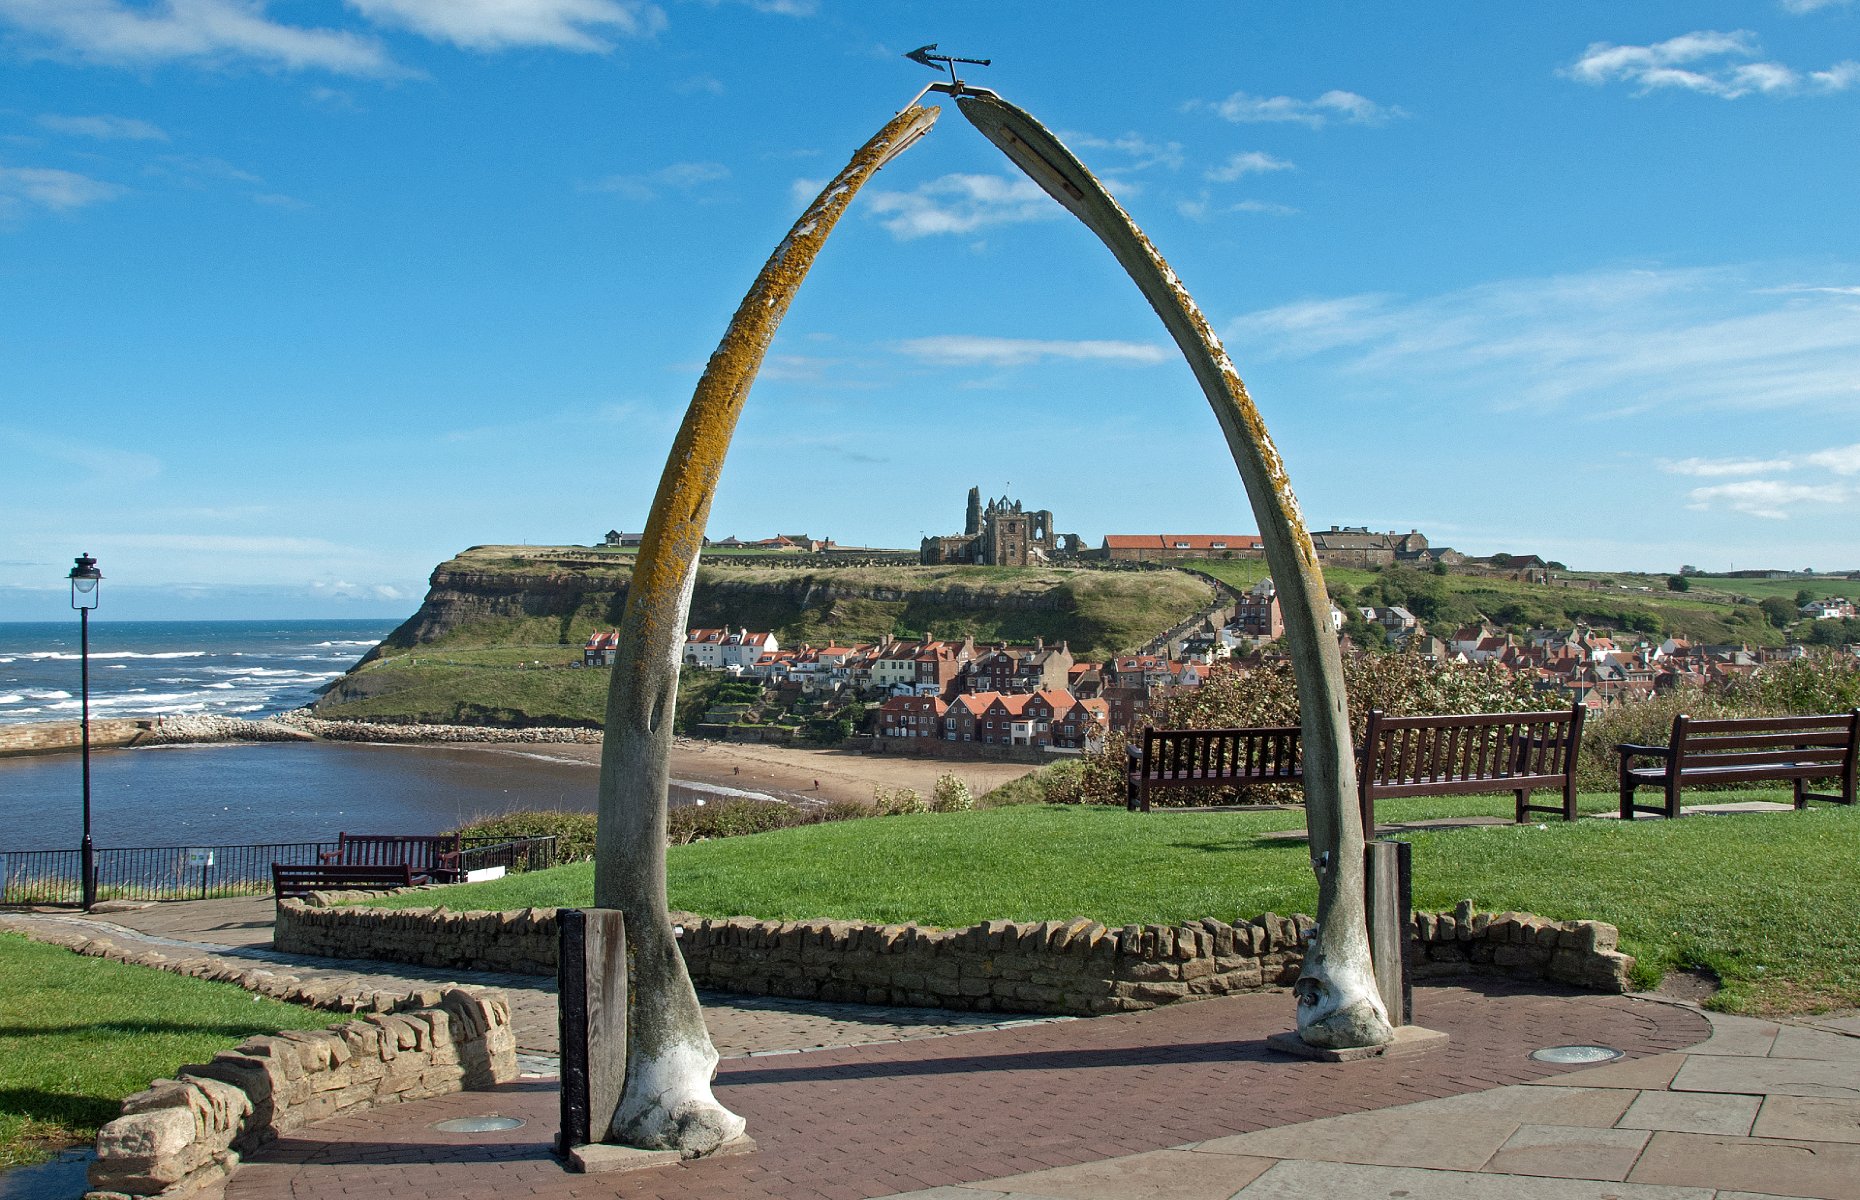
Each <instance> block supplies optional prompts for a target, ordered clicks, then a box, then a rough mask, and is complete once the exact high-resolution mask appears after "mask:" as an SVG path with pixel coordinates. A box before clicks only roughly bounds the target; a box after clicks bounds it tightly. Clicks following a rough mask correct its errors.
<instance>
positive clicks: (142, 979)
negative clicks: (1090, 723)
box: [0, 933, 336, 1170]
mask: <svg viewBox="0 0 1860 1200" xmlns="http://www.w3.org/2000/svg"><path fill="white" fill-rule="evenodd" d="M335 1019H336V1018H335V1017H334V1015H333V1014H330V1013H326V1012H319V1011H317V1010H315V1009H310V1008H302V1007H299V1006H297V1005H294V1004H281V1003H279V1002H277V1001H275V1000H267V999H264V998H262V997H259V996H254V995H251V994H250V993H248V992H245V991H243V990H241V989H240V988H238V987H236V986H234V985H232V984H230V983H206V982H204V981H202V980H198V979H188V978H185V977H183V976H179V975H170V974H167V973H166V972H163V971H156V970H153V969H151V968H148V967H132V966H128V965H126V964H123V963H113V962H108V961H105V960H104V959H99V958H85V957H83V956H81V955H77V954H73V953H72V952H71V951H69V950H64V949H61V948H59V947H57V946H44V945H40V944H39V943H37V942H32V941H28V940H27V939H25V938H23V937H19V936H18V935H16V934H9V933H0V1170H4V1169H5V1168H8V1167H16V1166H20V1165H22V1164H24V1163H29V1162H36V1161H38V1160H39V1159H42V1158H47V1157H49V1156H51V1155H52V1154H54V1153H56V1152H57V1151H59V1150H61V1149H64V1148H65V1147H67V1146H71V1145H74V1144H77V1143H81V1142H88V1141H91V1140H92V1139H94V1138H95V1137H96V1136H97V1129H98V1127H99V1126H102V1125H104V1124H106V1123H108V1122H109V1121H111V1120H113V1119H114V1118H115V1117H116V1116H117V1114H118V1108H119V1105H120V1104H121V1103H122V1099H123V1097H124V1096H127V1095H129V1094H130V1093H132V1092H139V1091H141V1090H142V1089H143V1088H145V1087H147V1086H148V1085H149V1082H150V1081H151V1080H154V1079H160V1078H164V1077H166V1076H168V1075H169V1074H170V1073H171V1072H173V1071H174V1069H175V1068H176V1067H179V1066H182V1065H183V1064H186V1063H197V1062H204V1061H206V1060H207V1059H209V1058H211V1057H212V1056H213V1054H214V1053H215V1052H216V1051H219V1050H225V1049H227V1048H229V1047H231V1046H234V1045H236V1044H237V1043H239V1042H242V1041H244V1040H245V1039H246V1038H248V1037H252V1036H254V1035H256V1034H261V1033H275V1032H277V1031H278V1030H280V1029H320V1028H322V1027H323V1026H326V1025H329V1024H331V1023H333V1022H334V1020H335Z"/></svg>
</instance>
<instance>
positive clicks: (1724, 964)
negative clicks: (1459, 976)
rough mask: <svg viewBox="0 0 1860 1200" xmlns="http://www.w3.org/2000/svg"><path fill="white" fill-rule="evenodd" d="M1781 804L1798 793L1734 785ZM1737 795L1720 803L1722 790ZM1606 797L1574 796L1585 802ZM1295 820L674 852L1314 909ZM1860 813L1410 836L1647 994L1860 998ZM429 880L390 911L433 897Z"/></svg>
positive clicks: (1033, 916) (1259, 908) (673, 872)
mask: <svg viewBox="0 0 1860 1200" xmlns="http://www.w3.org/2000/svg"><path fill="white" fill-rule="evenodd" d="M1759 796H1761V798H1767V799H1780V798H1784V797H1785V796H1786V793H1752V794H1750V795H1749V796H1747V797H1743V798H1757V797H1759ZM1733 798H1738V797H1734V796H1731V795H1724V796H1713V797H1712V799H1713V800H1715V801H1722V800H1729V799H1733ZM1610 799H1611V798H1610V797H1607V796H1603V795H1600V794H1596V795H1589V796H1585V797H1584V798H1583V808H1584V810H1585V811H1591V812H1592V811H1598V810H1603V809H1606V808H1607V807H1608V806H1609V804H1610ZM1509 804H1510V800H1509V798H1502V799H1501V798H1496V797H1493V798H1451V799H1423V800H1410V801H1390V802H1386V803H1384V804H1383V805H1380V806H1379V807H1378V812H1379V814H1381V815H1384V816H1385V817H1386V818H1387V819H1389V820H1418V819H1425V818H1432V817H1442V816H1462V815H1474V814H1480V815H1500V814H1501V813H1504V812H1505V811H1506V810H1507V808H1508V806H1509ZM1302 826H1303V817H1302V814H1300V813H1298V812H1287V811H1278V810H1274V811H1264V812H1219V813H1207V812H1201V813H1196V812H1170V813H1164V812H1156V813H1150V814H1147V815H1144V814H1131V813H1126V812H1124V811H1122V810H1121V809H1115V808H1102V807H1060V806H1051V805H1020V806H1014V807H1007V808H995V809H983V810H977V811H975V812H968V813H951V814H943V815H925V816H900V817H881V818H873V819H868V820H860V821H845V822H836V823H832V824H822V825H812V826H807V827H803V828H797V829H784V830H779V831H776V832H772V833H763V834H755V835H751V836H747V837H734V838H725V839H719V840H716V841H708V842H699V843H696V844H693V845H688V846H675V847H672V848H671V849H670V850H669V851H668V871H669V882H670V889H671V902H672V904H673V906H674V907H677V908H680V909H683V910H686V911H689V912H695V913H699V914H703V915H707V916H733V915H745V916H752V917H759V918H764V919H770V920H799V919H805V918H819V917H834V918H842V919H847V920H867V921H883V922H904V921H917V922H920V923H923V924H927V925H937V926H963V925H968V924H972V923H974V922H977V921H983V920H989V919H994V918H1007V919H1015V920H1029V921H1036V920H1064V919H1068V918H1071V917H1077V916H1086V917H1090V918H1092V919H1094V920H1098V921H1103V922H1104V923H1106V924H1108V925H1122V924H1126V923H1129V922H1163V923H1171V922H1177V921H1184V920H1194V919H1198V918H1201V917H1210V916H1211V917H1218V918H1222V919H1234V918H1250V917H1253V916H1256V915H1258V914H1259V913H1262V912H1268V911H1271V912H1280V913H1291V912H1311V911H1312V910H1313V907H1314V906H1315V904H1316V891H1315V887H1314V884H1313V880H1312V876H1311V870H1310V866H1309V864H1308V860H1307V850H1306V848H1305V845H1304V844H1303V842H1301V841H1297V840H1286V839H1283V838H1273V837H1269V836H1267V835H1269V834H1271V833H1272V832H1274V831H1282V830H1295V829H1299V828H1302ZM1856 835H1860V811H1853V810H1846V809H1825V808H1821V809H1814V810H1811V811H1809V812H1805V813H1796V812H1790V813H1776V814H1739V815H1736V816H1726V817H1688V818H1686V819H1684V820H1680V821H1637V822H1633V823H1631V824H1624V823H1621V822H1618V821H1579V822H1576V823H1573V824H1564V823H1561V822H1551V823H1548V824H1545V825H1524V826H1511V825H1504V826H1480V827H1473V828H1460V829H1450V830H1441V831H1436V832H1422V833H1412V834H1407V835H1404V836H1405V838H1406V840H1409V841H1412V842H1413V843H1414V846H1415V850H1414V888H1415V904H1416V906H1417V907H1419V908H1423V909H1444V908H1450V907H1452V906H1453V905H1454V904H1455V903H1457V902H1458V901H1460V900H1462V899H1471V900H1472V901H1473V902H1474V904H1475V905H1477V906H1478V907H1479V908H1480V909H1482V910H1487V911H1503V910H1507V909H1516V910H1521V911H1526V912H1534V913H1538V914H1540V915H1542V916H1546V917H1554V918H1557V919H1575V918H1593V919H1597V920H1603V921H1609V922H1612V923H1613V924H1615V925H1617V926H1619V927H1620V929H1621V934H1622V945H1623V948H1624V949H1625V950H1626V951H1627V952H1628V953H1630V954H1633V955H1634V956H1635V957H1636V958H1637V959H1638V960H1639V962H1638V966H1637V968H1636V970H1637V975H1636V978H1637V980H1638V981H1639V982H1640V983H1642V984H1643V985H1651V984H1653V983H1654V982H1656V981H1657V980H1658V979H1659V978H1660V976H1661V975H1662V974H1663V973H1664V972H1665V971H1667V970H1669V969H1671V968H1674V967H1685V966H1702V967H1708V968H1710V969H1711V970H1713V971H1714V972H1716V973H1717V974H1718V975H1719V976H1720V978H1721V979H1722V980H1723V981H1724V984H1725V990H1724V992H1723V993H1722V994H1721V995H1720V997H1719V999H1718V1000H1717V1002H1716V1003H1717V1004H1718V1005H1719V1006H1721V1007H1723V1008H1725V1009H1727V1010H1731V1011H1739V1012H1782V1011H1809V1010H1818V1009H1826V1008H1837V1007H1847V1006H1853V1005H1857V1004H1860V962H1856V961H1855V959H1854V957H1853V954H1852V945H1853V936H1852V929H1851V928H1850V926H1851V924H1852V914H1853V913H1854V912H1855V911H1857V910H1860V865H1857V864H1856V863H1855V861H1854V858H1853V854H1852V849H1851V848H1852V845H1853V842H1854V839H1855V837H1856ZM441 895H443V897H444V902H445V904H446V906H447V907H449V908H453V909H479V908H521V907H527V906H530V905H537V906H543V907H549V906H558V905H585V904H588V903H590V902H591V901H592V898H593V868H592V864H588V863H580V864H575V865H573V866H567V867H559V868H556V869H554V870H551V871H544V872H537V873H534V874H529V875H522V876H514V877H511V878H507V879H504V880H500V881H498V882H495V883H486V884H471V885H466V886H462V887H459V888H457V889H447V890H446V891H444V892H443V893H441ZM432 902H433V895H432V893H415V894H409V895H406V896H402V897H399V898H397V899H395V900H394V901H392V902H391V903H394V904H397V905H399V906H402V907H422V906H426V905H430V904H431V903H432Z"/></svg>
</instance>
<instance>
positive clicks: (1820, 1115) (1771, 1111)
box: [1748, 1096, 1860, 1145]
mask: <svg viewBox="0 0 1860 1200" xmlns="http://www.w3.org/2000/svg"><path fill="white" fill-rule="evenodd" d="M1748 1132H1749V1133H1751V1134H1752V1135H1754V1136H1756V1137H1773V1138H1807V1139H1809V1140H1810V1141H1817V1142H1847V1143H1851V1144H1854V1145H1860V1100H1846V1099H1839V1098H1835V1097H1828V1096H1767V1097H1765V1098H1764V1100H1763V1111H1762V1112H1760V1113H1758V1114H1757V1121H1756V1125H1755V1126H1754V1127H1752V1128H1751V1129H1750V1130H1749V1131H1748Z"/></svg>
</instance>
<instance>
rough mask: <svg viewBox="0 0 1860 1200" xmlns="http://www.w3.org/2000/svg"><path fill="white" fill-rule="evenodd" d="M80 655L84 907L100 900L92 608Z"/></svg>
mask: <svg viewBox="0 0 1860 1200" xmlns="http://www.w3.org/2000/svg"><path fill="white" fill-rule="evenodd" d="M78 631H79V632H78V658H79V660H80V661H81V663H82V665H81V666H80V668H79V674H80V678H81V679H82V681H83V682H82V684H81V685H80V691H81V692H82V694H83V725H84V845H83V852H82V855H81V859H82V861H81V863H80V865H79V867H78V869H79V870H80V871H81V872H83V875H84V878H83V881H82V885H81V886H82V888H83V893H84V911H85V912H89V911H90V906H91V905H93V904H95V903H96V902H97V847H96V846H95V845H94V844H93V843H92V842H91V840H90V609H88V608H80V609H78Z"/></svg>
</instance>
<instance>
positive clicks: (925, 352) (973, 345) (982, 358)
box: [898, 333, 1169, 367]
mask: <svg viewBox="0 0 1860 1200" xmlns="http://www.w3.org/2000/svg"><path fill="white" fill-rule="evenodd" d="M898 349H899V350H901V351H902V352H903V353H905V354H908V355H910V356H911V357H912V358H920V359H923V360H924V361H926V362H933V363H938V364H941V365H945V366H968V365H982V366H991V367H1024V366H1027V365H1029V364H1031V363H1036V362H1041V361H1043V360H1045V359H1054V358H1057V359H1068V360H1072V361H1087V362H1117V363H1126V364H1129V365H1133V366H1153V365H1155V364H1156V363H1161V362H1167V361H1168V360H1169V351H1168V350H1167V349H1165V348H1164V347H1162V346H1155V345H1151V344H1149V343H1147V342H1116V341H1089V340H1088V341H1048V340H1041V339H1035V338H1005V337H979V336H972V335H968V334H959V333H952V334H942V335H939V336H936V337H921V338H911V339H909V340H907V341H903V342H899V343H898Z"/></svg>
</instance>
